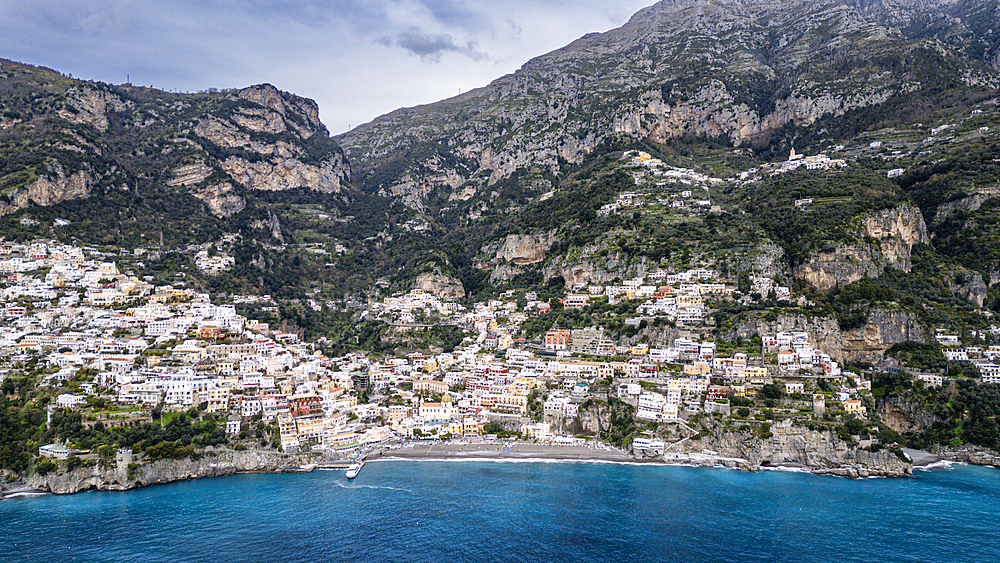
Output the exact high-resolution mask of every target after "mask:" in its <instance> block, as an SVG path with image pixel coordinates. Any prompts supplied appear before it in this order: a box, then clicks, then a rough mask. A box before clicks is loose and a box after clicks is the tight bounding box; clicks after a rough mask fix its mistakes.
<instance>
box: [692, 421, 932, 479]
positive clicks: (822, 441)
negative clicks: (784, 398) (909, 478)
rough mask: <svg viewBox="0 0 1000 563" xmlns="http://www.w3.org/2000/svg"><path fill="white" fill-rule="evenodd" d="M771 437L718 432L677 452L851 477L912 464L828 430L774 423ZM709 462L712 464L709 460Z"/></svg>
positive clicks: (753, 466)
mask: <svg viewBox="0 0 1000 563" xmlns="http://www.w3.org/2000/svg"><path fill="white" fill-rule="evenodd" d="M771 433H772V436H771V437H770V438H760V437H759V436H755V435H750V434H742V433H720V434H716V435H713V436H710V437H706V438H702V439H700V440H689V441H687V442H684V443H683V444H680V445H679V446H678V448H677V449H678V453H688V454H700V453H703V452H704V451H705V450H710V451H712V452H715V453H716V454H717V455H718V456H719V457H722V458H728V459H729V460H737V461H730V462H729V463H731V464H733V465H735V466H736V467H739V468H740V469H747V470H750V471H757V470H759V469H761V468H762V467H777V466H792V467H796V466H798V467H802V468H804V469H807V470H809V471H811V472H812V473H817V474H827V475H838V476H841V477H850V478H852V479H857V478H866V477H871V476H883V477H901V476H904V475H910V474H912V472H913V466H912V464H910V463H909V462H907V461H904V460H902V459H901V458H900V457H898V456H897V455H896V454H894V453H893V452H890V451H888V450H879V451H876V452H870V451H867V450H863V449H860V448H857V447H855V446H852V445H851V444H849V443H847V442H845V441H843V440H841V439H840V438H838V437H837V436H835V435H834V434H833V433H831V432H819V431H815V430H809V429H808V428H803V427H800V426H792V425H791V424H785V425H775V426H774V427H772V429H771ZM712 463H715V462H714V461H712Z"/></svg>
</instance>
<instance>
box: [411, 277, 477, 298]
mask: <svg viewBox="0 0 1000 563" xmlns="http://www.w3.org/2000/svg"><path fill="white" fill-rule="evenodd" d="M413 288H414V289H419V290H422V291H423V292H425V293H430V294H432V295H434V296H436V297H439V298H441V299H464V298H465V286H463V285H462V280H460V279H458V278H453V277H451V276H446V275H444V274H442V273H440V272H426V273H423V274H420V275H419V276H417V279H416V281H415V282H413Z"/></svg>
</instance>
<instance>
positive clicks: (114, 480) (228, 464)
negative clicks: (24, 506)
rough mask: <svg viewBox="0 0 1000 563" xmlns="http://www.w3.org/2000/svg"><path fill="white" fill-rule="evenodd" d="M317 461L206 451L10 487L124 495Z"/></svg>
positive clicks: (82, 469) (61, 474)
mask: <svg viewBox="0 0 1000 563" xmlns="http://www.w3.org/2000/svg"><path fill="white" fill-rule="evenodd" d="M317 461H318V458H316V457H315V456H308V455H284V454H281V453H277V452H268V451H254V450H244V451H233V450H213V449H211V448H209V449H206V450H205V451H204V452H203V453H202V454H201V455H200V456H199V458H198V459H192V458H185V459H180V460H159V461H155V462H153V463H147V464H140V465H136V466H134V467H132V468H129V467H115V466H113V465H112V466H110V467H108V468H103V467H101V466H100V465H93V466H90V467H77V468H76V469H73V470H70V471H63V470H57V471H53V472H51V473H48V474H46V475H37V474H35V475H32V476H30V477H28V478H26V479H25V480H24V481H23V482H15V483H12V484H11V486H12V487H16V488H19V489H28V490H32V491H38V492H50V493H56V494H71V493H77V492H80V491H87V490H101V491H124V490H128V489H134V488H138V487H147V486H149V485H162V484H165V483H172V482H174V481H183V480H187V479H201V478H203V477H219V476H222V475H232V474H234V473H246V472H265V471H293V470H296V469H299V468H301V467H303V466H307V465H308V464H311V463H312V464H314V463H316V462H317Z"/></svg>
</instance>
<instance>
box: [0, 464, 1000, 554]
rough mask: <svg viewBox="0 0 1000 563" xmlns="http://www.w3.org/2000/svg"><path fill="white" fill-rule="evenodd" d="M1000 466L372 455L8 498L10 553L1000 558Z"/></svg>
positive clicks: (2, 543)
mask: <svg viewBox="0 0 1000 563" xmlns="http://www.w3.org/2000/svg"><path fill="white" fill-rule="evenodd" d="M998 477H1000V471H998V470H997V469H993V468H987V467H975V466H966V465H951V464H939V465H938V466H936V467H932V468H930V469H926V470H917V471H915V472H914V475H913V476H912V477H907V478H894V479H865V480H849V479H844V478H838V477H825V476H816V475H810V474H807V473H795V472H786V471H762V472H758V473H747V472H743V471H738V470H730V469H721V468H701V467H671V466H664V465H649V464H635V465H621V464H606V463H605V464H602V463H567V462H521V463H516V462H489V461H482V462H469V461H462V462H449V461H391V460H389V461H376V462H369V463H368V464H366V465H365V467H364V469H363V470H362V471H361V473H360V475H358V477H357V478H355V479H353V480H348V479H347V478H346V477H345V476H344V472H343V470H337V471H313V472H311V473H300V474H243V475H232V476H228V477H218V478H212V479H202V480H194V481H183V482H178V483H172V484H168V485H160V486H153V487H148V488H144V489H136V490H131V491H126V492H96V491H95V492H84V493H79V494H75V495H65V496H60V495H24V496H20V497H16V498H8V499H5V500H3V501H0V561H5V562H6V561H16V562H19V563H23V562H29V561H30V562H40V561H59V562H69V561H79V562H91V561H94V562H96V561H101V562H104V561H135V562H156V561H209V562H213V563H222V562H229V561H255V562H256V561H262V562H270V561H278V562H282V561H289V562H308V561H348V562H367V561H371V562H390V561H490V562H493V561H601V562H619V561H692V562H694V561H698V562H705V561H726V562H739V563H743V562H758V561H759V562H778V561H782V562H783V561H788V562H811V561H815V562H831V563H834V562H835V563H843V562H849V561H859V562H861V561H863V562H894V561H900V562H903V561H906V562H921V563H922V562H933V561H941V562H965V561H968V562H976V563H982V562H988V561H1000V542H998V541H997V534H998V530H1000V519H998V513H1000V487H998V486H997V485H998V482H1000V481H998Z"/></svg>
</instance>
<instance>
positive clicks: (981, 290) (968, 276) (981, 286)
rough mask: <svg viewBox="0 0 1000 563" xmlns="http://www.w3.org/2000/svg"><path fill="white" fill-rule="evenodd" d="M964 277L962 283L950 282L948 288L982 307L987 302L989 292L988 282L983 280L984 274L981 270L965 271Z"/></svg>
mask: <svg viewBox="0 0 1000 563" xmlns="http://www.w3.org/2000/svg"><path fill="white" fill-rule="evenodd" d="M963 277H964V278H965V281H963V282H962V283H957V282H949V283H948V288H949V289H950V290H951V292H952V293H953V294H955V295H957V296H959V297H961V298H962V299H965V300H967V301H968V302H969V303H972V304H973V305H975V306H976V307H982V306H983V304H984V303H985V302H986V296H987V293H988V292H989V288H988V287H986V282H984V281H983V275H982V274H980V273H979V272H965V273H964V274H963Z"/></svg>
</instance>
